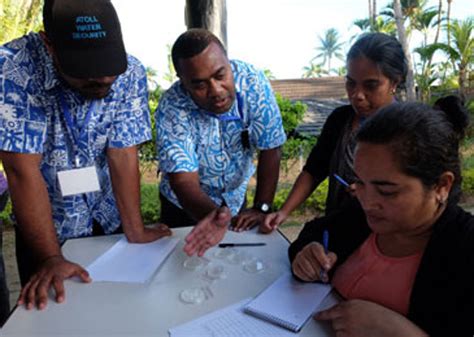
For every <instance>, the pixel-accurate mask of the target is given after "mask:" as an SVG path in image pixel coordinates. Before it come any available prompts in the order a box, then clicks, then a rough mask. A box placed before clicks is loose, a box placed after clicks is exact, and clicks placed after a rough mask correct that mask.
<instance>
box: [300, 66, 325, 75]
mask: <svg viewBox="0 0 474 337" xmlns="http://www.w3.org/2000/svg"><path fill="white" fill-rule="evenodd" d="M303 71H304V73H303V75H302V76H301V77H303V78H314V77H321V76H322V75H326V74H327V71H326V70H324V69H323V65H322V64H316V63H314V62H311V63H310V64H309V66H306V67H304V68H303Z"/></svg>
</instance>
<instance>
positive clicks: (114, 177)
mask: <svg viewBox="0 0 474 337" xmlns="http://www.w3.org/2000/svg"><path fill="white" fill-rule="evenodd" d="M107 160H108V164H109V169H110V178H111V181H112V188H113V191H114V196H115V200H116V202H117V208H118V211H119V213H120V219H121V221H122V226H123V230H124V233H125V235H126V237H127V239H128V240H129V241H130V242H135V241H137V240H139V239H140V237H141V235H142V233H143V229H144V227H143V219H142V216H141V210H140V171H139V168H138V150H137V148H136V147H135V146H133V147H129V148H123V149H108V150H107Z"/></svg>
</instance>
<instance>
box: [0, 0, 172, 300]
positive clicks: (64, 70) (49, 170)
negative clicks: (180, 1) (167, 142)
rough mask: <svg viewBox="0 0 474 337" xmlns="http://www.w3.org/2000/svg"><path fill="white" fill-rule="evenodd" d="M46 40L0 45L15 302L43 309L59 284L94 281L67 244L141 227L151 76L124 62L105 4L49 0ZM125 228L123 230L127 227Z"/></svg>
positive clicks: (0, 145)
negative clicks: (141, 159) (142, 151)
mask: <svg viewBox="0 0 474 337" xmlns="http://www.w3.org/2000/svg"><path fill="white" fill-rule="evenodd" d="M43 19H44V26H45V32H40V33H39V34H35V33H32V34H29V35H26V36H24V37H22V38H19V39H17V40H14V41H12V42H10V43H7V44H6V45H4V46H2V47H0V67H1V72H0V124H1V126H0V159H1V160H2V161H3V164H4V167H5V170H6V173H7V176H8V180H9V184H10V193H11V198H12V202H13V208H14V215H15V218H16V223H17V226H16V227H17V228H16V234H17V258H18V265H19V271H20V277H21V281H22V285H23V289H22V291H21V294H20V299H19V304H23V303H24V304H26V307H27V308H28V309H29V308H32V307H33V306H34V305H35V304H36V305H37V306H38V308H40V309H42V308H44V307H45V305H46V302H47V295H48V289H49V288H50V287H53V288H54V289H55V292H56V301H58V302H62V301H63V300H64V286H63V280H64V279H66V278H70V277H73V276H78V277H80V278H81V279H82V280H83V281H86V282H88V281H90V278H89V276H88V274H87V271H86V270H85V269H83V268H82V267H81V266H79V265H77V264H75V263H72V262H70V261H68V260H67V259H66V258H65V257H64V256H63V255H62V254H61V250H60V244H61V243H62V242H64V241H65V240H67V239H70V238H77V237H83V236H90V235H95V234H96V233H103V234H110V233H114V232H117V231H120V230H121V229H122V228H123V232H124V233H125V235H126V237H127V239H128V240H129V241H130V242H137V243H140V242H149V241H153V240H156V239H158V238H160V237H162V236H165V235H169V234H170V231H169V229H168V228H167V227H166V226H157V227H155V228H145V227H144V226H143V221H142V217H141V213H140V194H139V191H140V186H139V171H138V156H137V145H138V144H140V143H143V142H145V141H147V140H149V139H150V138H151V137H150V136H151V128H150V120H149V109H148V99H147V98H148V96H147V85H146V75H145V71H144V68H143V66H142V65H141V64H140V63H139V61H138V60H136V59H135V58H133V57H131V56H127V54H126V53H125V48H124V46H123V41H122V35H121V30H120V23H119V21H118V17H117V15H116V12H115V10H114V8H113V6H112V3H111V2H110V1H109V0H82V1H75V0H46V1H45V5H44V8H43ZM122 226H123V227H122Z"/></svg>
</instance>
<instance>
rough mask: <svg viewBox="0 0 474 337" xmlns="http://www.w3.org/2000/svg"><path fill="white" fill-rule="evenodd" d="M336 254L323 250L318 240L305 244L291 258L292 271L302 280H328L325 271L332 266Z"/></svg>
mask: <svg viewBox="0 0 474 337" xmlns="http://www.w3.org/2000/svg"><path fill="white" fill-rule="evenodd" d="M336 261H337V256H336V254H334V253H333V252H329V251H325V249H324V246H323V245H322V244H320V243H319V242H312V243H310V244H308V245H306V246H305V247H304V248H303V249H302V250H301V251H300V252H299V253H298V255H296V258H295V259H294V260H293V264H292V265H291V268H292V269H293V273H294V274H295V275H296V276H298V277H299V278H300V279H302V280H303V281H307V282H313V281H322V282H328V281H329V278H328V274H327V272H328V271H329V270H330V269H331V268H332V267H333V266H334V264H335V263H336Z"/></svg>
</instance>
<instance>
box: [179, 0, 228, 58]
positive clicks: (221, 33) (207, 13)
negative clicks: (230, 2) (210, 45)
mask: <svg viewBox="0 0 474 337" xmlns="http://www.w3.org/2000/svg"><path fill="white" fill-rule="evenodd" d="M185 20H186V26H187V27H188V29H191V28H204V29H207V30H209V31H211V32H212V33H213V34H214V35H216V36H217V37H218V38H219V39H220V40H221V42H222V44H223V45H224V47H225V48H226V49H227V8H226V0H186V14H185Z"/></svg>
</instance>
